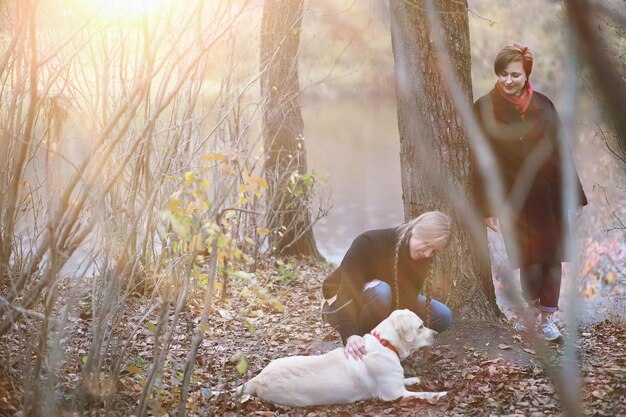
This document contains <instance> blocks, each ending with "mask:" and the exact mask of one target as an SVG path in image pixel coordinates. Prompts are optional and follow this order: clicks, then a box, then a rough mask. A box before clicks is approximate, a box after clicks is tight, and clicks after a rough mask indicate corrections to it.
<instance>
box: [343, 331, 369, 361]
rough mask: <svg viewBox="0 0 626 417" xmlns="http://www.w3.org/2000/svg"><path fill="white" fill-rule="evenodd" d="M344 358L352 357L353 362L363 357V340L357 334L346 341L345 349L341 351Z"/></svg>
mask: <svg viewBox="0 0 626 417" xmlns="http://www.w3.org/2000/svg"><path fill="white" fill-rule="evenodd" d="M343 353H344V354H345V355H346V358H348V359H350V357H353V358H354V359H355V360H359V359H363V356H365V353H366V352H365V343H363V338H362V337H361V336H359V335H357V334H353V335H352V336H350V337H349V338H348V340H346V347H345V349H344V350H343Z"/></svg>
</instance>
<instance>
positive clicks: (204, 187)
mask: <svg viewBox="0 0 626 417" xmlns="http://www.w3.org/2000/svg"><path fill="white" fill-rule="evenodd" d="M209 187H211V183H210V182H208V181H207V180H200V181H198V188H200V189H201V190H202V191H207V190H208V189H209Z"/></svg>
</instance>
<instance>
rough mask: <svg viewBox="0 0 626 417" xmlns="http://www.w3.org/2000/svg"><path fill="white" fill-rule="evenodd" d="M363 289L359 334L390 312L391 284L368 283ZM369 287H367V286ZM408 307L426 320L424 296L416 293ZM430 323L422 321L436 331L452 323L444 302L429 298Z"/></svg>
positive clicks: (448, 309)
mask: <svg viewBox="0 0 626 417" xmlns="http://www.w3.org/2000/svg"><path fill="white" fill-rule="evenodd" d="M368 284H370V285H366V289H364V290H363V294H362V298H363V307H362V308H361V314H360V315H359V330H360V333H361V334H365V333H369V332H370V331H371V330H372V329H373V328H374V327H376V326H377V325H378V323H380V322H381V321H383V320H384V319H386V318H387V317H388V316H389V314H391V305H392V298H391V294H392V292H391V286H389V284H387V283H386V282H383V281H378V282H377V283H376V284H374V283H368ZM368 287H369V288H368ZM409 309H410V310H411V311H413V312H414V313H415V314H417V315H418V316H419V317H420V318H421V319H422V320H426V297H425V296H423V295H418V296H417V299H416V300H415V304H414V305H412V306H409ZM429 319H430V324H428V325H427V324H426V323H424V325H427V326H428V327H429V328H431V329H433V330H435V331H436V332H438V333H441V332H443V331H444V330H446V329H448V328H449V327H450V326H451V325H452V312H451V311H450V308H449V307H448V306H447V305H445V304H444V303H442V302H440V301H437V300H432V299H431V300H430V317H429Z"/></svg>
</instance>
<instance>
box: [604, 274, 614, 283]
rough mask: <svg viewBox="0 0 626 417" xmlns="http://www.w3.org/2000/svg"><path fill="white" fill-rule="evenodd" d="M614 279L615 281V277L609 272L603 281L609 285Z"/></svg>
mask: <svg viewBox="0 0 626 417" xmlns="http://www.w3.org/2000/svg"><path fill="white" fill-rule="evenodd" d="M614 279H615V275H613V272H609V273H608V274H606V278H605V280H606V282H607V283H609V284H610V283H611V282H613V280H614Z"/></svg>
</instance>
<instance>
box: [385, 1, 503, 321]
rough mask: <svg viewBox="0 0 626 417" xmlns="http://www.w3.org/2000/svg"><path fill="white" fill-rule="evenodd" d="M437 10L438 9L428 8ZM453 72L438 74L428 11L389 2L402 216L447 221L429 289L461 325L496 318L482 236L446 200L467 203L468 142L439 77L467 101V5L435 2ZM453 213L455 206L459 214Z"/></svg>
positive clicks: (416, 5)
mask: <svg viewBox="0 0 626 417" xmlns="http://www.w3.org/2000/svg"><path fill="white" fill-rule="evenodd" d="M433 3H435V2H433ZM436 3H437V5H438V6H437V7H439V9H438V10H437V13H438V17H439V19H440V21H441V24H442V26H443V29H444V30H445V35H444V36H445V42H446V44H447V47H448V50H449V53H450V61H451V64H452V65H451V67H452V68H442V65H441V62H440V60H439V59H438V58H437V51H436V48H435V44H434V42H433V41H432V35H431V33H430V25H429V20H428V14H427V12H426V11H425V7H426V5H425V4H424V3H422V2H419V1H418V2H415V1H407V0H390V2H389V5H390V9H391V10H390V11H391V38H392V45H393V52H394V59H395V73H396V91H397V99H398V129H399V132H400V164H401V175H402V192H403V200H404V214H405V217H406V218H407V219H408V218H412V217H415V216H416V215H417V214H419V213H423V212H425V211H430V210H441V211H444V212H446V213H448V214H451V217H452V218H453V222H454V230H453V235H452V241H451V244H450V246H449V247H448V248H447V249H446V250H445V251H444V253H443V254H440V255H437V258H438V259H437V260H436V261H435V265H436V267H435V271H434V275H433V277H432V278H431V280H430V283H429V287H430V291H432V296H433V297H434V298H437V299H440V300H444V301H446V302H447V303H448V304H449V305H450V306H451V307H452V309H453V310H454V311H455V313H456V314H457V316H458V315H460V316H461V317H466V318H481V319H486V318H493V317H495V315H497V314H498V313H499V310H498V307H497V305H496V303H495V294H494V288H493V283H492V280H491V273H490V263H489V259H488V258H487V257H485V256H482V257H481V256H478V255H479V253H483V254H486V253H488V252H487V250H486V245H487V240H486V232H483V233H482V236H481V237H480V239H479V241H475V239H472V238H471V237H470V235H469V233H468V232H467V231H466V230H465V229H464V228H462V227H460V226H459V215H458V214H459V213H458V211H457V210H455V208H453V206H452V204H451V201H452V199H453V196H452V194H453V193H456V194H458V192H457V191H455V190H460V191H461V193H463V194H464V195H465V196H467V198H471V182H470V178H471V175H470V174H471V172H470V153H469V142H468V140H467V137H466V135H465V132H464V129H463V124H462V122H461V118H460V117H459V115H458V114H457V112H456V109H455V106H454V104H453V101H452V98H451V97H450V95H449V93H448V89H447V88H446V85H445V82H444V78H443V74H442V71H446V70H448V71H450V70H452V71H456V73H457V74H456V75H457V78H458V79H459V82H460V83H461V87H462V89H463V91H464V92H465V94H466V95H467V100H468V102H469V101H470V100H471V94H472V93H471V91H472V88H471V75H470V69H471V58H470V48H469V25H468V16H467V2H466V1H465V0H461V1H445V2H436ZM470 201H471V200H470ZM457 208H458V207H457Z"/></svg>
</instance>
